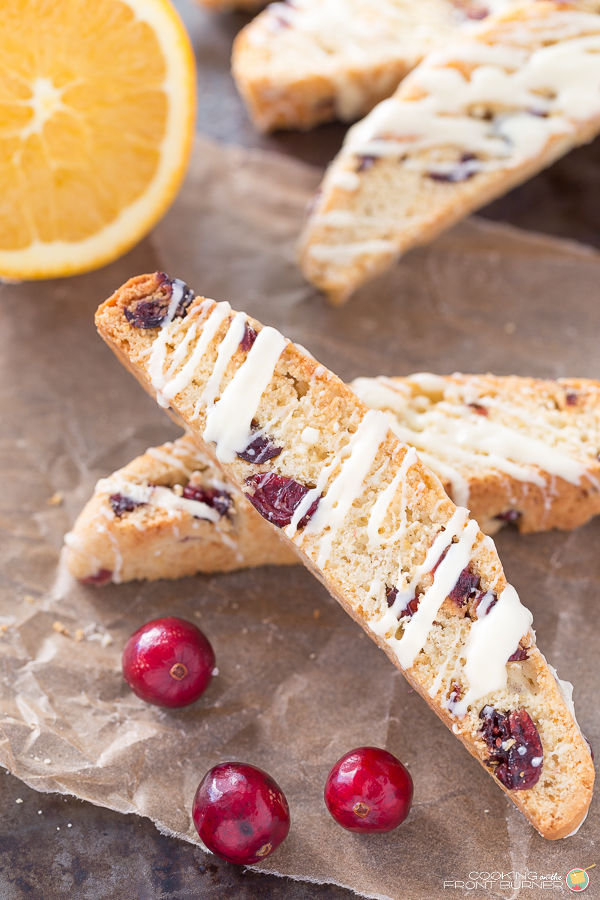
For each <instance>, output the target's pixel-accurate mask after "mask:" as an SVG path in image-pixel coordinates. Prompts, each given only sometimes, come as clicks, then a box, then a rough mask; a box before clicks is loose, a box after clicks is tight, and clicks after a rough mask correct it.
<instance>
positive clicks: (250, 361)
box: [203, 327, 287, 463]
mask: <svg viewBox="0 0 600 900" xmlns="http://www.w3.org/2000/svg"><path fill="white" fill-rule="evenodd" d="M286 345H287V341H286V339H285V338H284V337H283V335H282V334H280V333H279V332H278V331H277V330H276V329H275V328H271V327H266V328H263V329H262V330H261V331H260V332H259V333H258V336H257V338H256V340H255V342H254V344H253V345H252V347H251V349H250V352H249V353H248V356H247V357H246V360H245V361H244V363H243V364H242V365H241V366H240V368H239V369H238V370H237V372H236V373H235V375H234V376H233V378H232V380H231V381H230V382H229V384H228V385H227V387H226V388H225V390H224V391H223V394H222V396H221V399H220V400H219V402H218V403H217V404H216V406H213V407H212V408H211V409H209V410H208V415H207V417H206V427H205V429H204V435H203V437H204V439H205V440H206V441H207V442H209V441H212V442H214V443H215V444H216V445H217V446H216V454H217V458H218V459H219V460H220V461H221V462H223V463H231V462H233V460H234V459H235V457H236V453H237V452H241V451H242V450H244V449H245V448H246V447H247V446H248V442H249V441H250V439H251V433H252V432H251V423H252V419H253V418H254V417H255V416H256V412H257V410H258V406H259V404H260V398H261V397H262V395H263V393H264V391H265V390H266V388H267V387H268V386H269V384H270V383H271V381H272V379H273V375H274V373H275V366H276V365H277V361H278V359H279V357H280V356H281V354H282V353H283V351H284V350H285V347H286Z"/></svg>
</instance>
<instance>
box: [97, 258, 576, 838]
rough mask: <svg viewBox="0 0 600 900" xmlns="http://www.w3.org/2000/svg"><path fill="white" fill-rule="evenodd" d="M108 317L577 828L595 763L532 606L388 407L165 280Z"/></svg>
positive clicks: (264, 495) (465, 714)
mask: <svg viewBox="0 0 600 900" xmlns="http://www.w3.org/2000/svg"><path fill="white" fill-rule="evenodd" d="M96 323H97V326H98V329H99V331H100V334H101V335H102V337H103V338H104V339H105V340H106V341H107V343H108V344H109V346H111V348H112V349H113V350H114V351H115V353H116V354H117V356H118V357H119V358H121V359H122V360H123V361H124V362H125V364H126V365H127V366H128V367H129V368H130V369H131V370H132V371H133V372H134V373H135V374H136V376H137V377H138V379H139V380H140V382H141V383H142V384H143V385H144V386H145V387H146V389H147V390H148V391H149V392H150V393H151V394H153V395H154V396H156V398H157V400H158V401H159V403H160V404H161V405H162V406H163V407H164V408H167V407H170V408H171V410H173V411H174V413H175V414H176V415H177V416H178V417H180V418H181V419H182V420H183V421H185V422H186V423H187V425H188V427H189V428H190V431H191V433H192V434H193V435H194V437H195V438H196V439H197V440H198V441H199V442H200V444H201V446H203V447H204V448H206V450H207V452H210V453H211V455H213V456H214V458H215V460H218V462H219V463H220V465H221V466H222V467H223V470H224V471H225V472H226V474H227V475H228V477H229V478H230V479H231V481H233V483H234V484H236V485H238V486H239V487H240V488H241V489H242V490H243V491H244V493H245V494H246V496H247V497H248V499H249V500H250V502H251V503H252V504H253V506H254V507H255V508H256V509H257V510H258V511H259V512H260V513H261V514H262V515H263V516H264V518H265V519H266V520H267V521H269V522H271V524H272V525H273V526H274V527H275V528H277V529H279V531H280V533H281V534H283V535H284V536H285V537H286V538H287V540H289V542H290V546H292V547H295V548H296V549H298V550H299V552H300V554H301V557H302V560H303V562H304V563H305V564H306V565H307V566H308V567H309V569H310V570H311V571H312V572H313V573H314V574H315V575H316V576H317V578H319V579H320V580H321V581H322V582H323V584H324V585H325V586H326V587H327V588H328V590H329V591H330V592H331V594H332V595H333V596H334V597H335V598H336V599H337V600H338V601H339V602H340V604H341V605H342V606H343V608H344V609H345V610H346V611H347V612H348V613H349V615H351V616H352V617H353V618H354V619H355V620H356V621H357V622H358V623H359V624H360V625H361V626H362V627H363V628H364V629H365V631H366V632H367V633H368V634H369V635H370V636H371V637H372V638H373V640H375V641H376V642H377V644H378V645H379V646H380V647H381V648H382V649H383V650H384V651H385V652H386V653H387V654H388V656H389V658H390V659H391V660H392V662H393V663H394V664H395V665H396V666H397V667H398V668H399V669H400V670H401V671H402V672H404V674H405V676H406V678H407V679H408V681H409V683H410V684H411V685H412V686H413V687H414V688H415V689H416V690H417V691H419V693H420V694H421V695H422V696H423V697H424V699H425V700H426V701H427V703H428V704H429V705H430V706H431V708H432V709H434V710H435V712H436V713H437V714H438V715H439V716H440V718H441V719H442V720H443V721H444V722H445V723H446V724H447V725H448V727H450V728H451V729H452V731H453V733H454V734H455V735H456V736H457V737H458V738H459V739H460V740H461V741H462V743H463V744H464V746H465V747H466V748H467V749H468V750H469V752H470V753H471V754H472V755H473V756H474V757H475V758H476V759H478V760H479V761H480V762H481V763H482V765H484V766H486V767H487V768H488V769H489V770H490V772H491V773H492V775H493V776H494V778H495V779H496V781H497V783H498V784H499V785H500V786H501V787H502V788H503V789H504V790H505V791H506V793H507V794H508V795H509V796H510V797H511V799H512V800H513V801H514V802H515V804H516V805H517V806H518V807H519V808H520V809H521V810H522V811H523V812H524V813H525V815H526V816H527V817H528V818H529V819H530V821H531V822H532V823H533V824H534V826H535V827H536V828H537V829H538V830H539V831H540V833H541V834H543V835H544V836H545V837H547V838H559V837H565V836H567V835H569V834H570V833H571V832H572V831H573V830H574V829H576V828H577V827H578V826H579V825H580V824H581V822H582V821H583V819H584V817H585V814H586V811H587V808H588V806H589V803H590V799H591V795H592V787H593V779H594V769H593V765H592V760H591V757H590V753H589V750H588V747H587V745H586V742H585V739H584V738H583V736H582V734H581V733H580V731H579V728H578V727H577V724H576V722H575V720H574V718H573V716H572V714H571V712H570V710H569V704H568V698H565V696H564V695H563V693H562V689H561V686H560V684H559V683H558V682H557V680H556V678H555V676H554V674H553V673H552V671H551V670H550V668H549V667H548V665H547V664H546V661H545V659H544V657H543V656H542V654H541V653H540V652H539V650H538V649H537V647H536V646H535V639H534V634H533V631H532V630H531V621H532V617H531V614H530V613H529V611H528V610H527V609H525V608H524V607H523V606H522V605H521V603H520V601H519V598H518V596H517V593H516V591H515V589H514V588H513V587H511V586H510V585H508V584H507V583H506V579H505V577H504V573H503V571H502V565H501V563H500V560H499V559H498V555H497V553H496V550H495V547H494V544H493V542H492V540H491V538H489V537H485V536H484V535H483V534H482V533H481V532H480V530H479V527H478V525H477V523H476V522H475V521H474V520H471V519H469V517H468V512H467V510H466V509H462V508H460V507H456V506H455V505H454V504H453V503H452V501H451V500H450V499H449V498H448V496H447V494H446V493H445V492H444V490H443V488H442V485H441V483H440V481H439V479H438V477H437V476H436V475H435V474H434V473H433V472H432V471H431V470H430V469H428V468H426V467H425V466H424V465H423V464H422V463H421V462H420V460H419V458H418V456H417V453H416V451H415V450H414V448H408V447H407V446H406V445H405V444H403V443H402V442H401V441H400V440H399V439H398V438H397V437H396V436H395V435H394V433H393V432H392V430H391V429H390V427H389V422H388V419H387V417H386V415H385V414H384V413H383V412H381V411H378V410H370V409H368V407H366V406H365V405H364V404H363V403H362V402H361V401H360V400H359V399H358V398H357V397H356V395H355V394H353V393H352V391H350V389H349V388H348V387H347V386H346V385H345V384H343V382H341V381H340V379H339V378H337V377H336V376H335V375H334V374H333V373H331V372H329V371H328V370H327V369H326V368H325V367H324V366H322V365H320V364H319V363H318V362H317V361H316V360H315V359H314V358H313V357H312V356H310V355H309V354H308V353H307V352H306V351H305V350H303V349H302V348H301V347H297V346H295V345H294V344H293V343H291V342H290V341H288V340H286V339H285V338H284V337H283V336H282V335H281V334H280V333H279V332H278V331H276V330H275V329H274V328H270V327H263V326H262V325H260V324H259V323H258V322H256V321H255V320H253V319H251V318H249V317H248V316H246V315H245V314H244V313H239V312H238V313H236V312H233V310H232V309H231V307H230V306H229V304H228V303H226V302H224V303H215V302H214V301H213V300H205V299H203V298H200V297H194V295H193V293H192V291H191V290H190V289H189V288H188V287H187V286H186V285H185V284H183V283H182V282H180V281H177V280H171V279H169V278H168V277H167V276H165V275H164V274H162V273H155V274H153V275H142V276H139V277H137V278H133V279H131V280H130V281H129V282H127V284H125V285H124V286H123V287H122V288H120V289H119V290H118V291H117V292H116V293H115V294H114V295H113V296H112V297H111V298H110V299H109V300H107V301H106V302H105V303H104V304H102V306H101V307H100V308H99V309H98V312H97V314H96ZM258 454H260V462H259V461H258Z"/></svg>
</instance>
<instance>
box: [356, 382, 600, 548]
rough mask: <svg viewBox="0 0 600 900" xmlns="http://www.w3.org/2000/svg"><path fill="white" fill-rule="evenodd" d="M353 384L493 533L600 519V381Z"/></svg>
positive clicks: (571, 525)
mask: <svg viewBox="0 0 600 900" xmlns="http://www.w3.org/2000/svg"><path fill="white" fill-rule="evenodd" d="M350 387H351V388H352V390H353V391H354V392H355V393H356V394H357V396H358V397H360V399H361V400H362V401H363V402H364V403H366V404H367V406H370V407H372V408H373V409H381V410H383V411H384V412H385V413H386V414H387V415H388V419H389V421H390V425H391V428H392V430H393V431H394V433H395V434H396V435H397V436H398V437H399V438H400V440H401V441H404V442H405V443H407V444H410V445H411V446H412V447H416V449H417V451H418V453H419V456H420V458H421V459H422V460H423V462H424V463H425V464H426V465H427V466H429V468H430V469H433V471H434V472H435V473H436V475H438V476H439V478H440V480H441V481H442V484H443V485H444V487H445V489H446V491H447V492H448V493H449V494H450V496H451V497H452V499H453V500H454V502H455V503H456V504H457V505H458V506H466V507H468V509H469V510H470V512H471V515H472V517H473V518H474V519H476V520H477V521H478V522H479V525H480V527H481V530H482V531H484V532H485V533H486V534H494V533H495V532H496V531H497V530H498V529H499V528H500V527H501V526H502V525H503V524H505V523H507V522H513V523H515V524H516V525H517V527H518V528H519V531H521V532H523V533H527V532H531V531H548V530H550V529H551V528H560V529H563V530H569V529H572V528H577V527H578V526H579V525H582V524H583V523H584V522H587V521H588V520H589V519H591V518H592V516H595V515H598V513H600V460H599V458H598V456H599V452H600V382H598V381H591V380H589V379H585V378H560V379H558V380H557V381H550V380H542V379H539V378H521V377H518V376H516V375H509V376H505V377H498V376H496V375H460V374H456V375H450V376H441V375H431V374H429V373H423V374H418V375H409V376H408V377H406V378H357V379H355V380H354V381H353V382H352V383H351V385H350Z"/></svg>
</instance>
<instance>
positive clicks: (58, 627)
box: [52, 622, 70, 637]
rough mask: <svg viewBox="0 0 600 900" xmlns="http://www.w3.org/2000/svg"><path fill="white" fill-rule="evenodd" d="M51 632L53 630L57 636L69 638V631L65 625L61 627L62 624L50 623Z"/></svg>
mask: <svg viewBox="0 0 600 900" xmlns="http://www.w3.org/2000/svg"><path fill="white" fill-rule="evenodd" d="M52 630H53V631H56V632H57V634H64V636H65V637H69V636H70V635H69V629H68V628H67V627H66V626H65V625H63V623H62V622H53V623H52Z"/></svg>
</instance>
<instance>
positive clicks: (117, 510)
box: [108, 494, 146, 519]
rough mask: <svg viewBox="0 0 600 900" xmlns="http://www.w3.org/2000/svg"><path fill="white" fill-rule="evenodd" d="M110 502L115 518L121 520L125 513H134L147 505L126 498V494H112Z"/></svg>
mask: <svg viewBox="0 0 600 900" xmlns="http://www.w3.org/2000/svg"><path fill="white" fill-rule="evenodd" d="M108 502H109V503H110V505H111V507H112V511H113V512H114V514H115V516H117V517H118V518H119V519H120V518H121V516H122V515H123V514H124V513H126V512H133V510H134V509H136V508H137V507H138V506H145V505H146V504H145V503H138V501H137V500H133V499H132V498H131V497H126V496H125V495H124V494H111V495H110V497H109V498H108Z"/></svg>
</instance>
